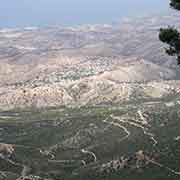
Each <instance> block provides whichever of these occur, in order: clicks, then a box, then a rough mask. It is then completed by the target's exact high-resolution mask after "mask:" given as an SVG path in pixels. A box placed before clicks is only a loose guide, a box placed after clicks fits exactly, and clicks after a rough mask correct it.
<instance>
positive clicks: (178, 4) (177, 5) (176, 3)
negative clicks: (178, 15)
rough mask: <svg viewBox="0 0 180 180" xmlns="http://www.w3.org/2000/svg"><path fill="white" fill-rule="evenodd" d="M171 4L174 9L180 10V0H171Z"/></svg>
mask: <svg viewBox="0 0 180 180" xmlns="http://www.w3.org/2000/svg"><path fill="white" fill-rule="evenodd" d="M170 5H171V7H173V8H174V9H177V10H180V0H171V2H170Z"/></svg>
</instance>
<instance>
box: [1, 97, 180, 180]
mask: <svg viewBox="0 0 180 180" xmlns="http://www.w3.org/2000/svg"><path fill="white" fill-rule="evenodd" d="M179 98H180V96H179V94H177V95H176V96H175V97H171V98H168V99H167V98H166V99H161V100H158V101H150V100H149V101H146V102H141V103H138V104H137V103H133V102H132V103H127V104H124V105H117V106H95V107H82V108H65V107H56V108H55V107H54V108H53V107H52V108H44V109H32V108H31V109H24V110H23V111H22V110H19V109H16V110H12V111H2V112H0V134H1V136H0V138H1V142H2V143H1V144H0V170H1V173H0V179H7V180H11V179H12V180H14V179H18V178H19V177H20V176H23V177H24V179H25V177H26V176H27V177H26V179H33V178H36V179H38V178H39V179H40V177H41V179H52V180H56V179H58V180H59V179H65V180H76V179H77V180H79V179H82V180H83V179H85V180H91V179H93V180H96V179H98V180H99V179H108V180H109V179H110V180H111V179H113V180H114V179H118V180H121V179H122V180H124V179H127V180H130V179H147V180H160V179H163V180H177V179H179V178H180V168H179V165H180V158H179V157H180V132H179V128H180V110H179V109H180V104H179V101H178V99H179ZM22 179H23V178H22Z"/></svg>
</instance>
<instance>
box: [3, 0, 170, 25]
mask: <svg viewBox="0 0 180 180" xmlns="http://www.w3.org/2000/svg"><path fill="white" fill-rule="evenodd" d="M0 1H1V5H0V27H1V28H2V27H25V26H51V25H68V26H71V25H78V24H94V23H112V22H114V21H118V20H120V19H121V18H122V17H129V16H141V15H147V14H151V13H154V14H155V13H161V12H165V11H167V10H168V9H169V7H168V2H169V0H0Z"/></svg>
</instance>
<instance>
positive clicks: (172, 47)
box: [159, 0, 180, 65]
mask: <svg viewBox="0 0 180 180" xmlns="http://www.w3.org/2000/svg"><path fill="white" fill-rule="evenodd" d="M170 5H171V6H172V7H173V8H174V9H177V10H180V1H179V0H171V2H170ZM159 39H160V40H161V41H162V42H163V43H166V44H168V46H169V47H168V48H166V53H167V54H168V55H170V56H175V57H176V59H177V63H178V65H180V33H179V31H178V30H177V29H175V28H174V27H168V28H161V29H160V33H159Z"/></svg>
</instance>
